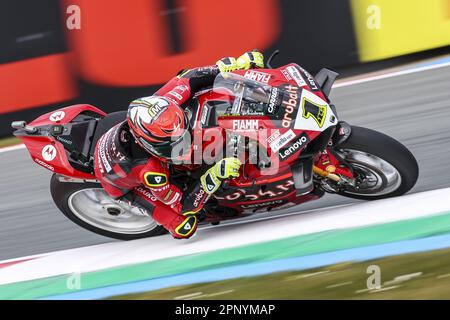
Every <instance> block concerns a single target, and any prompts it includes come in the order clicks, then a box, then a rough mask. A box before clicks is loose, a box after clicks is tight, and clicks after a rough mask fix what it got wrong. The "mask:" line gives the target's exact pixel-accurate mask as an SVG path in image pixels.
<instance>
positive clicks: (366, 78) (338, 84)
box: [333, 62, 450, 89]
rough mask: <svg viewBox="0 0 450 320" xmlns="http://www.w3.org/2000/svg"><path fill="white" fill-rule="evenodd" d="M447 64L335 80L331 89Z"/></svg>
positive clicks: (447, 63) (447, 64) (446, 63)
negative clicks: (353, 78)
mask: <svg viewBox="0 0 450 320" xmlns="http://www.w3.org/2000/svg"><path fill="white" fill-rule="evenodd" d="M449 66H450V62H443V63H440V64H433V65H429V66H423V67H417V68H411V69H409V68H408V69H405V70H400V71H394V72H389V73H385V74H380V75H376V76H368V77H364V78H360V79H355V80H345V79H343V80H342V81H338V82H336V83H335V84H334V85H333V89H335V88H336V89H337V88H341V87H348V86H352V85H355V84H360V83H365V82H370V81H377V80H382V79H387V78H392V77H398V76H403V75H405V74H411V73H416V72H422V71H427V70H433V69H438V68H444V67H449Z"/></svg>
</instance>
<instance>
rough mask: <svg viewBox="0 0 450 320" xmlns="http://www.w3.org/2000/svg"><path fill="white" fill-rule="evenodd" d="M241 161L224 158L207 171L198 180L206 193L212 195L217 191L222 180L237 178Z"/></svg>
mask: <svg viewBox="0 0 450 320" xmlns="http://www.w3.org/2000/svg"><path fill="white" fill-rule="evenodd" d="M240 167H241V161H240V160H239V159H238V158H232V157H231V158H225V159H222V160H220V161H219V162H217V163H216V164H215V165H214V166H212V167H211V168H209V169H208V171H206V172H205V174H204V175H203V176H202V177H201V178H200V181H201V183H202V186H203V189H204V190H205V192H206V193H208V194H212V193H214V192H216V191H217V189H219V187H220V184H221V183H222V181H223V180H225V179H228V178H237V177H239V168H240Z"/></svg>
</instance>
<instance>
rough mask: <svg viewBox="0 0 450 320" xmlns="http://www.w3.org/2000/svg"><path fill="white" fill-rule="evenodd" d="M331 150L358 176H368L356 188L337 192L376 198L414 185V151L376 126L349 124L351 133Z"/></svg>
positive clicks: (363, 198) (385, 196)
mask: <svg viewBox="0 0 450 320" xmlns="http://www.w3.org/2000/svg"><path fill="white" fill-rule="evenodd" d="M334 151H335V152H336V153H337V154H338V155H339V156H340V157H342V158H343V159H344V160H345V161H347V162H348V163H349V164H350V165H351V166H352V168H353V169H354V174H355V175H356V176H358V178H359V179H363V178H364V177H363V176H365V178H366V180H367V181H365V182H363V183H361V184H360V185H359V188H352V187H350V188H349V187H346V188H343V189H340V191H338V193H339V194H340V195H342V196H345V197H349V198H354V199H362V200H376V199H384V198H390V197H396V196H401V195H403V194H405V193H406V192H408V191H409V190H411V189H412V188H413V187H414V185H415V184H416V182H417V179H418V177H419V167H418V164H417V161H416V159H415V158H414V156H413V154H412V153H411V152H410V151H409V150H408V149H407V148H406V147H405V146H404V145H403V144H401V143H400V142H398V141H397V140H395V139H393V138H391V137H389V136H387V135H385V134H383V133H380V132H377V131H375V130H371V129H367V128H362V127H357V126H352V132H351V135H350V137H349V138H348V139H347V140H346V141H344V142H343V143H341V144H340V145H338V146H336V147H335V149H334ZM358 178H357V179H358ZM364 183H365V184H364Z"/></svg>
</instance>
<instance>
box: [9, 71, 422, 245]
mask: <svg viewBox="0 0 450 320" xmlns="http://www.w3.org/2000/svg"><path fill="white" fill-rule="evenodd" d="M269 66H270V64H269ZM337 76H338V74H337V73H335V72H333V71H330V70H327V69H322V70H320V71H319V72H318V73H317V74H316V75H315V76H314V77H313V76H312V75H311V74H310V73H308V72H307V71H306V70H304V69H303V68H302V67H300V66H298V65H297V64H293V63H292V64H288V65H285V66H282V67H279V68H276V69H272V68H270V69H258V70H248V71H245V70H242V71H236V72H233V73H226V74H221V75H218V76H217V77H216V80H215V83H214V86H213V87H211V88H209V89H207V90H204V91H202V92H199V93H198V94H197V95H196V96H195V97H194V98H193V99H192V100H191V101H190V102H189V105H188V106H187V107H186V109H185V112H186V114H187V117H188V119H189V120H190V125H191V127H192V129H193V131H192V132H193V135H194V136H195V137H193V143H192V148H193V156H195V155H198V154H201V157H200V158H201V161H200V163H198V161H193V163H179V164H174V165H172V166H171V169H170V170H171V179H173V180H174V181H175V182H176V183H177V184H178V185H179V186H180V187H181V188H184V187H187V186H188V185H190V183H191V182H192V181H193V180H194V179H198V178H199V177H200V175H201V174H203V172H204V170H205V167H207V165H206V164H205V163H207V162H208V160H211V159H208V155H209V156H211V154H212V157H214V154H213V153H214V152H212V153H211V152H209V153H208V155H206V156H205V154H207V152H204V151H210V150H212V149H214V144H216V146H217V143H218V142H217V141H218V140H221V139H210V138H209V137H212V136H214V137H218V136H219V137H223V138H224V139H223V141H225V144H226V145H227V146H231V149H232V150H233V155H234V156H239V157H242V159H243V165H242V167H241V174H240V177H239V178H236V179H233V180H230V181H227V182H226V183H224V185H223V186H222V188H221V189H220V190H219V191H218V192H217V193H216V194H215V195H214V196H213V197H211V198H210V200H208V202H207V204H206V205H205V207H204V212H203V213H202V216H201V218H202V220H203V222H204V223H213V224H216V223H219V222H220V221H222V220H227V219H233V218H239V217H243V216H245V215H249V214H254V213H258V212H267V211H270V210H278V209H284V208H287V207H291V206H296V205H299V204H302V203H305V202H307V201H311V200H315V199H319V198H320V197H322V196H323V195H324V194H325V193H335V194H339V195H342V196H345V197H351V198H356V199H364V200H375V199H383V198H388V197H394V196H400V195H402V194H404V193H406V192H408V191H409V190H410V189H411V188H412V187H413V186H414V185H415V183H416V181H417V178H418V173H419V169H418V165H417V161H416V159H415V158H414V156H413V155H412V154H411V152H410V151H409V150H408V149H407V148H406V147H405V146H403V145H402V144H401V143H400V142H398V141H396V140H394V139H393V138H391V137H389V136H387V135H385V134H382V133H379V132H377V131H374V130H370V129H366V128H362V127H357V126H351V125H349V124H347V123H346V122H344V121H340V120H339V118H338V115H337V111H336V107H335V106H334V105H333V104H332V103H331V101H330V100H329V98H328V97H329V93H330V91H331V88H332V85H333V82H334V80H335V79H336V77H337ZM125 119H126V112H125V111H123V112H114V113H111V114H105V113H104V112H103V111H101V110H100V109H98V108H96V107H94V106H91V105H87V104H78V105H73V106H69V107H65V108H62V109H59V110H56V111H54V112H50V113H47V114H44V115H42V116H40V117H39V118H37V119H35V120H34V121H33V122H31V123H30V124H27V123H26V122H24V121H16V122H13V123H12V127H13V128H15V129H16V130H15V132H14V135H15V136H17V137H19V138H20V139H21V140H22V141H23V143H24V144H25V145H26V147H27V148H28V151H29V153H30V155H31V157H32V159H33V161H34V162H36V163H37V164H39V165H40V166H42V167H44V168H46V169H48V170H50V171H52V172H53V176H52V178H51V183H50V188H51V194H52V197H53V200H54V202H55V204H56V205H57V207H58V208H59V209H60V210H61V212H62V213H63V214H65V215H66V216H67V217H68V218H69V219H71V220H72V221H74V222H75V223H77V224H78V225H80V226H81V227H84V228H86V229H88V230H90V231H93V232H95V233H98V234H101V235H104V236H108V237H112V238H116V239H122V240H131V239H137V238H144V237H150V236H155V235H159V234H162V233H164V232H165V230H164V229H163V227H162V226H159V225H157V224H156V223H155V222H154V221H153V220H152V218H151V217H149V216H147V215H145V214H143V213H142V212H141V210H139V208H137V207H134V206H132V205H129V204H126V203H123V202H120V201H116V200H114V199H112V198H110V197H109V196H108V194H106V192H105V191H104V190H103V189H102V188H101V185H100V184H99V183H98V181H97V180H96V178H95V176H94V173H93V172H94V169H93V154H94V149H95V145H96V142H97V141H98V139H99V138H100V137H101V136H102V135H103V134H104V133H105V132H106V131H108V130H109V129H110V128H111V127H113V126H114V125H116V124H118V123H119V122H122V121H124V120H125ZM223 141H220V144H223V143H224V142H223ZM228 149H230V148H228ZM228 149H227V150H228ZM214 150H216V149H214Z"/></svg>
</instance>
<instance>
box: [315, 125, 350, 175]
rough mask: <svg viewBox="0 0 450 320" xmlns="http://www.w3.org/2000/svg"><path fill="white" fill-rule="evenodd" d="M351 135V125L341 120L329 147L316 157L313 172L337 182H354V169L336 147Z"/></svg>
mask: <svg viewBox="0 0 450 320" xmlns="http://www.w3.org/2000/svg"><path fill="white" fill-rule="evenodd" d="M350 135H351V126H350V125H349V124H347V123H346V122H344V121H341V122H339V123H338V125H337V126H336V130H335V133H334V134H333V136H332V137H331V139H330V141H329V142H328V146H327V148H325V150H324V151H322V152H320V153H319V154H318V155H317V156H316V157H315V159H314V166H313V172H314V174H315V175H316V176H318V177H320V178H322V179H329V180H332V181H334V182H336V183H339V184H340V183H352V181H354V175H353V170H352V168H351V166H350V165H349V164H347V163H346V162H345V160H344V159H342V158H341V157H340V156H339V155H338V154H337V153H336V152H335V151H334V149H335V148H336V147H338V146H339V145H340V144H342V143H343V142H344V141H345V140H347V139H348V137H349V136H350Z"/></svg>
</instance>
